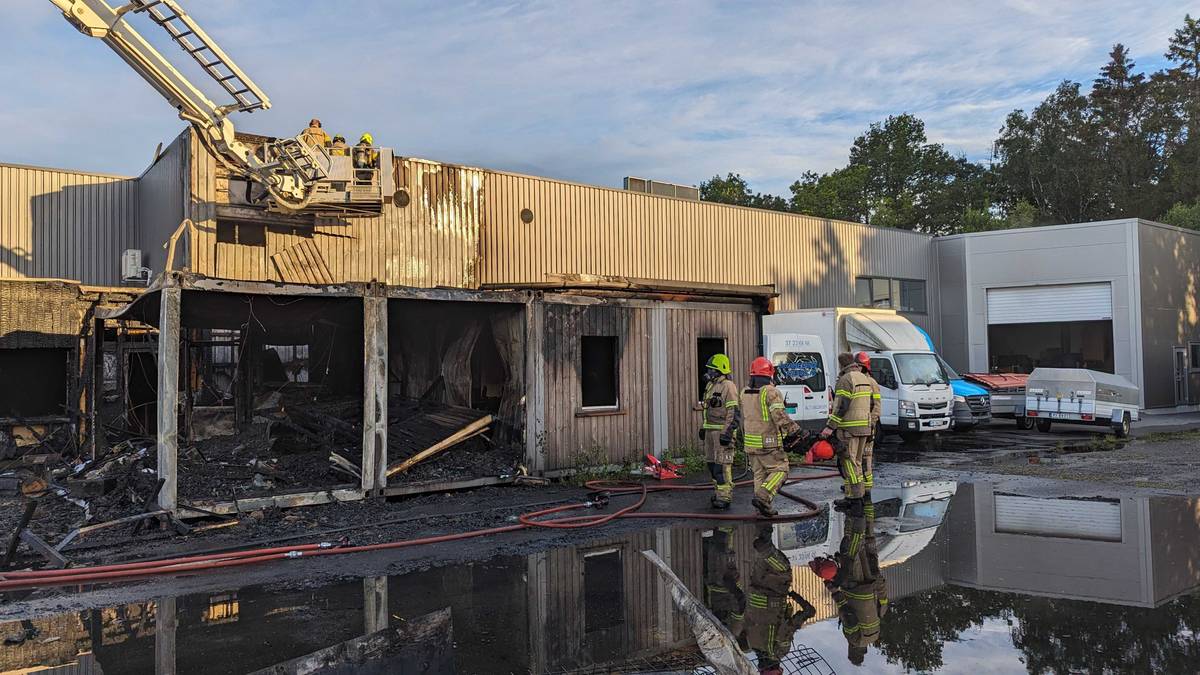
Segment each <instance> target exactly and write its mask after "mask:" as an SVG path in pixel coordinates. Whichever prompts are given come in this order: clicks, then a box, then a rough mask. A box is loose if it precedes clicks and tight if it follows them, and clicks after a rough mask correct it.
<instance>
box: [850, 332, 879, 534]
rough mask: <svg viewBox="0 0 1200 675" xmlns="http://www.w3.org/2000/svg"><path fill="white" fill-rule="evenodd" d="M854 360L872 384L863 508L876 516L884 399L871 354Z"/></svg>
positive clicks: (864, 471) (856, 357)
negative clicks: (875, 491) (873, 499)
mask: <svg viewBox="0 0 1200 675" xmlns="http://www.w3.org/2000/svg"><path fill="white" fill-rule="evenodd" d="M854 361H855V362H856V363H857V364H858V365H859V367H860V368H862V372H863V375H866V377H867V379H868V380H869V381H870V384H871V434H870V435H869V436H867V444H866V446H864V447H863V454H862V469H863V508H864V509H866V510H867V513H866V517H867V518H874V517H875V506H874V504H873V503H872V502H871V488H873V487H875V439H876V438H878V437H879V418H880V416H881V415H882V414H883V399H882V397H881V396H880V394H879V383H878V382H876V381H875V376H874V375H872V374H871V356H870V355H869V354H867V353H866V352H858V353H857V354H855V355H854Z"/></svg>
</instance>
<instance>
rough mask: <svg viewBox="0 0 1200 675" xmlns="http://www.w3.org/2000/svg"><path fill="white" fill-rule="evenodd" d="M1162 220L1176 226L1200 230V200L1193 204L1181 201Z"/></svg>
mask: <svg viewBox="0 0 1200 675" xmlns="http://www.w3.org/2000/svg"><path fill="white" fill-rule="evenodd" d="M1162 221H1163V222H1164V223H1166V224H1168V225H1174V226H1175V227H1184V228H1187V229H1189V230H1200V201H1197V202H1195V203H1193V204H1184V203H1183V202H1179V203H1178V204H1176V205H1175V206H1172V207H1171V208H1170V210H1168V211H1167V212H1166V214H1164V215H1163V217H1162Z"/></svg>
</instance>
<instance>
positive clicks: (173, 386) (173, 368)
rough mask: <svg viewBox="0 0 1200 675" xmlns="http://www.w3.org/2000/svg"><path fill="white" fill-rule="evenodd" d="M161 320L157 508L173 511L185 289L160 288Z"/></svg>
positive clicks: (159, 324) (176, 477) (175, 484)
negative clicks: (182, 312) (181, 317)
mask: <svg viewBox="0 0 1200 675" xmlns="http://www.w3.org/2000/svg"><path fill="white" fill-rule="evenodd" d="M159 294H160V297H161V300H160V306H159V310H158V311H159V321H158V477H159V478H161V479H164V480H165V482H164V483H163V486H162V489H161V490H160V491H159V493H158V508H160V509H165V510H168V511H174V510H175V506H176V490H177V488H178V484H179V483H178V481H179V476H178V464H177V461H178V455H179V427H178V425H179V308H180V300H181V294H182V291H181V290H180V289H179V288H178V287H176V286H167V287H164V288H163V289H162V290H161V291H159Z"/></svg>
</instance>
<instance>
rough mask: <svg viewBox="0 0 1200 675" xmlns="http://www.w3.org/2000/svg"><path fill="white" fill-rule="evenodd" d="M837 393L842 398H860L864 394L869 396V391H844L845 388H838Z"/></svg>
mask: <svg viewBox="0 0 1200 675" xmlns="http://www.w3.org/2000/svg"><path fill="white" fill-rule="evenodd" d="M837 395H838V396H841V397H842V398H862V397H864V396H870V395H871V392H869V391H858V392H851V391H846V390H845V389H838V390H837ZM877 395H878V394H877Z"/></svg>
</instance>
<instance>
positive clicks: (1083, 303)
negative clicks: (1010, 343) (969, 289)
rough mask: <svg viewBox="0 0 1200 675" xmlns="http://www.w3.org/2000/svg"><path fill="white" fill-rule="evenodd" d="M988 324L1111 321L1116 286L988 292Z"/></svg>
mask: <svg viewBox="0 0 1200 675" xmlns="http://www.w3.org/2000/svg"><path fill="white" fill-rule="evenodd" d="M987 314H988V324H989V325H992V324H1004V323H1056V322H1060V321H1103V320H1111V319H1112V316H1113V311H1112V284H1109V283H1108V282H1105V283H1101V284H1068V285H1063V286H1024V287H1021V288H989V289H988V290H987Z"/></svg>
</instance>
